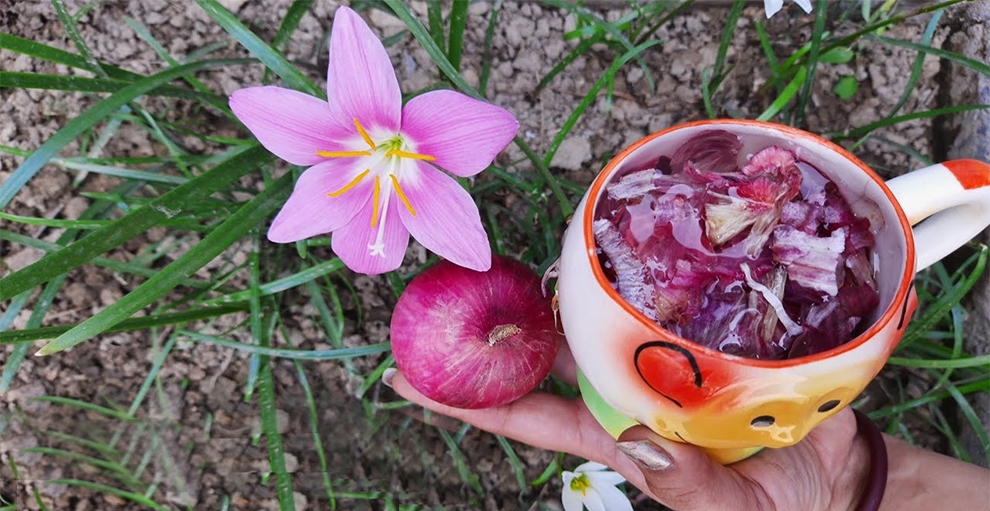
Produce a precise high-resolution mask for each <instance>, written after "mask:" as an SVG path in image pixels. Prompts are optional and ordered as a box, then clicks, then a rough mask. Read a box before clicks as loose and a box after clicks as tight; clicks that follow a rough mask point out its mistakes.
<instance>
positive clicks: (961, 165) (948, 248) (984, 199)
mask: <svg viewBox="0 0 990 511" xmlns="http://www.w3.org/2000/svg"><path fill="white" fill-rule="evenodd" d="M887 187H889V188H890V191H891V192H893V193H894V197H895V198H896V199H897V202H898V203H900V205H901V208H902V209H903V210H904V213H905V214H906V215H907V218H908V221H909V222H911V225H916V224H917V223H918V222H921V221H922V220H924V219H926V218H928V220H927V221H926V222H925V223H923V224H921V225H919V226H917V227H915V228H914V248H915V254H917V266H916V270H917V271H921V270H923V269H925V268H927V267H929V266H931V265H932V264H934V263H935V262H937V261H938V260H940V259H942V258H943V257H945V256H947V255H949V254H950V253H952V252H953V251H954V250H956V249H957V248H959V247H961V246H962V245H963V244H964V243H966V242H967V241H969V240H971V239H973V238H974V237H976V235H977V234H979V233H980V232H981V231H982V230H984V229H986V228H987V226H988V225H990V164H986V163H984V162H982V161H978V160H951V161H947V162H945V163H938V164H935V165H932V166H930V167H925V168H923V169H920V170H916V171H914V172H909V173H907V174H904V175H903V176H898V177H895V178H894V179H891V180H890V181H887ZM929 217H931V218H929Z"/></svg>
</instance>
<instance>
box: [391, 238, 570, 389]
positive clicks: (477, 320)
mask: <svg viewBox="0 0 990 511" xmlns="http://www.w3.org/2000/svg"><path fill="white" fill-rule="evenodd" d="M391 337H392V354H393V356H394V357H395V363H396V365H397V366H398V368H399V371H401V372H402V374H403V376H404V377H405V378H406V380H407V381H408V382H409V384H410V385H412V386H413V388H415V389H416V390H418V391H419V392H420V393H422V394H423V395H425V396H426V397H429V398H430V399H432V400H434V401H437V402H439V403H442V404H445V405H448V406H453V407H457V408H490V407H494V406H500V405H503V404H506V403H509V402H511V401H514V400H516V399H518V398H520V397H522V396H523V395H525V394H526V393H528V392H529V391H531V390H533V389H534V388H536V386H537V385H539V384H540V382H541V381H543V379H544V378H546V376H547V374H549V373H550V368H551V367H552V366H553V361H554V358H555V357H556V356H557V350H558V349H559V347H560V341H561V335H560V334H559V333H557V328H556V325H555V324H554V316H553V311H552V309H551V300H550V299H548V298H546V297H544V296H543V294H542V292H541V289H540V278H539V277H538V276H537V275H536V274H535V273H534V272H533V271H532V270H530V269H529V268H528V267H526V265H524V264H522V263H519V262H517V261H514V260H512V259H509V258H507V257H501V256H495V257H493V258H492V267H491V269H490V270H488V271H487V272H476V271H473V270H469V269H466V268H462V267H460V266H457V265H455V264H453V263H450V262H448V261H441V262H439V263H437V264H435V265H433V266H432V267H430V268H428V269H427V270H425V271H424V272H423V273H421V274H420V275H418V276H417V277H416V278H415V279H413V281H412V282H411V283H410V284H409V286H408V287H407V288H406V290H405V291H404V292H403V293H402V296H401V298H399V301H398V303H397V304H396V305H395V310H394V311H393V313H392V325H391ZM490 340H491V341H492V342H489V341H490Z"/></svg>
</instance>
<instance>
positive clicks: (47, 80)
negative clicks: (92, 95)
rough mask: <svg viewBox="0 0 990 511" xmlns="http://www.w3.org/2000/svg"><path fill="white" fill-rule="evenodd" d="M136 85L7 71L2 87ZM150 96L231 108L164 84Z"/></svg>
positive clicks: (94, 88) (206, 96) (211, 97)
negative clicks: (181, 99)
mask: <svg viewBox="0 0 990 511" xmlns="http://www.w3.org/2000/svg"><path fill="white" fill-rule="evenodd" d="M241 61H242V63H244V64H249V63H252V62H255V61H254V59H241ZM132 83H133V82H128V81H124V80H110V79H103V78H86V77H83V76H63V75H45V74H36V73H17V72H6V71H5V72H4V74H3V82H2V83H0V88H7V89H15V88H16V89H45V90H61V91H75V92H97V93H104V92H119V91H120V90H122V89H124V88H126V87H127V86H128V85H131V84H132ZM147 94H148V95H150V96H162V97H172V98H185V99H194V100H198V101H203V102H204V103H208V104H210V105H212V106H214V107H216V108H218V109H220V110H224V109H226V108H227V98H225V97H223V96H218V95H216V94H205V93H202V92H199V91H191V90H189V89H183V88H182V87H176V86H174V85H163V86H161V87H156V88H154V89H152V90H150V91H148V92H147Z"/></svg>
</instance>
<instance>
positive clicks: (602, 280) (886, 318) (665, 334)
mask: <svg viewBox="0 0 990 511" xmlns="http://www.w3.org/2000/svg"><path fill="white" fill-rule="evenodd" d="M732 125H736V126H747V127H756V128H759V129H765V130H771V131H776V132H778V133H780V134H781V135H784V136H787V137H791V138H800V139H804V140H806V141H811V142H813V143H814V145H816V146H819V147H821V148H822V149H825V150H829V151H832V152H834V153H836V154H838V155H839V156H841V157H843V158H844V159H846V160H848V161H849V162H850V163H852V164H853V165H855V166H856V167H858V168H859V169H860V170H861V171H862V172H863V173H864V174H865V175H866V176H868V177H869V178H870V179H872V180H873V181H874V182H875V183H876V184H877V185H878V186H879V187H880V189H881V190H882V191H883V193H884V195H885V196H886V197H887V201H888V202H889V203H890V205H891V206H893V209H894V212H895V213H896V215H897V220H898V222H899V225H900V227H901V231H902V232H903V234H904V238H905V249H906V254H905V255H906V257H905V261H904V263H905V264H904V270H903V272H902V276H901V279H900V280H901V282H900V285H899V286H898V288H897V291H896V292H895V293H894V296H893V298H892V300H891V302H890V304H889V305H888V306H887V310H885V311H884V312H883V314H882V315H880V317H879V318H877V319H876V320H875V321H873V324H872V325H870V328H868V329H866V331H864V332H863V333H861V334H859V335H857V336H856V337H855V338H853V339H851V340H849V341H847V342H845V343H843V344H841V345H839V346H836V347H834V348H832V349H829V350H825V351H822V352H819V353H815V354H812V355H806V356H802V357H797V358H793V359H782V360H766V359H757V358H748V357H741V356H738V355H732V354H729V353H724V352H722V351H719V350H716V349H712V348H709V347H707V346H702V345H701V344H698V343H695V342H693V341H691V340H689V339H685V338H683V337H681V336H679V335H677V334H674V333H673V332H671V331H669V330H667V329H666V328H664V327H662V326H660V325H659V324H658V323H656V322H655V321H653V320H651V319H649V318H648V317H646V315H645V314H643V313H642V312H641V311H639V310H638V309H636V308H635V307H633V306H632V304H630V303H629V302H627V301H626V300H625V299H624V298H622V297H621V296H620V295H619V293H618V291H616V290H615V288H614V287H612V285H611V284H610V283H609V281H608V279H607V278H606V277H605V273H604V272H603V271H602V268H601V265H600V264H599V262H598V253H597V246H596V242H595V237H594V233H593V231H592V222H593V221H594V216H595V210H596V209H597V207H598V202H599V199H600V194H601V192H602V188H603V187H604V185H605V183H606V182H607V181H608V180H609V178H610V177H611V175H612V174H613V172H614V171H615V169H616V168H617V167H618V166H619V164H620V163H622V161H624V160H625V159H626V158H627V157H629V156H630V155H631V154H633V153H635V152H636V151H637V150H639V148H640V147H642V146H644V145H645V144H647V143H649V142H651V141H652V140H654V139H656V138H658V137H661V136H663V135H666V134H668V133H672V132H674V131H678V130H682V129H688V128H696V127H699V126H713V127H715V126H732ZM826 177H829V176H828V174H826ZM830 179H831V177H830ZM884 218H885V220H889V219H888V218H887V217H886V216H884ZM581 221H582V223H583V225H582V227H583V228H584V238H585V244H586V253H587V256H588V258H589V259H590V263H591V269H592V272H593V273H594V275H595V280H597V281H598V285H599V286H601V288H602V289H603V290H604V291H605V293H606V294H607V295H608V296H609V298H611V299H612V300H613V301H614V302H615V303H617V304H619V306H621V307H622V309H623V310H625V311H626V312H627V313H628V314H630V315H632V316H633V317H634V318H636V320H637V321H639V322H640V323H642V324H644V325H646V326H647V327H648V328H650V329H651V330H653V331H654V332H656V334H657V335H658V336H660V338H662V339H663V340H664V341H667V342H670V343H673V344H676V345H678V346H683V347H687V348H690V349H694V350H699V351H700V352H702V353H704V354H705V355H707V356H711V357H716V358H722V359H726V360H729V361H732V362H734V363H739V364H742V365H749V366H755V367H766V368H784V367H791V366H796V365H802V364H808V363H812V362H817V361H820V360H824V359H828V358H831V357H834V356H836V355H839V354H842V353H845V352H847V351H850V350H853V349H855V348H857V347H859V346H860V345H862V344H864V343H865V342H867V341H868V340H870V339H871V338H873V337H874V336H875V335H876V334H877V333H879V332H880V331H881V330H883V328H884V327H885V326H886V325H887V324H888V323H890V322H891V321H892V320H893V319H894V317H895V316H896V315H897V314H898V313H899V312H900V310H901V308H902V306H903V304H904V301H905V300H907V299H908V293H909V292H910V288H911V282H912V279H913V277H914V267H915V253H914V252H915V248H914V235H913V232H912V230H911V223H910V222H908V219H907V216H906V215H905V214H904V210H903V209H902V208H901V205H900V204H899V203H898V202H897V199H895V198H894V194H893V193H892V192H891V191H890V188H888V187H887V185H886V184H885V183H884V181H883V180H882V179H880V177H879V176H877V174H876V173H875V172H874V171H873V170H872V169H870V167H868V166H867V165H866V164H865V163H863V162H862V161H860V160H859V158H856V157H855V156H853V155H852V154H851V153H849V151H846V150H845V149H843V148H842V147H840V146H839V145H837V144H835V143H834V142H831V141H829V140H826V139H824V138H822V137H820V136H818V135H815V134H813V133H809V132H807V131H804V130H800V129H797V128H792V127H790V126H784V125H781V124H774V123H770V122H763V121H750V120H739V119H713V120H705V121H696V122H691V123H687V124H679V125H677V126H672V127H670V128H667V129H665V130H662V131H658V132H656V133H653V134H651V135H648V136H646V137H643V138H642V139H640V140H637V141H636V142H635V143H633V144H632V145H630V146H629V147H627V148H626V149H624V150H623V151H622V152H620V153H619V154H617V155H616V156H615V157H613V158H612V159H611V160H610V161H609V162H608V164H607V165H606V166H605V168H604V169H602V171H601V172H600V173H599V174H598V177H597V178H595V181H594V182H593V183H592V184H591V188H590V189H589V191H588V206H587V207H586V208H585V210H584V218H582V219H581Z"/></svg>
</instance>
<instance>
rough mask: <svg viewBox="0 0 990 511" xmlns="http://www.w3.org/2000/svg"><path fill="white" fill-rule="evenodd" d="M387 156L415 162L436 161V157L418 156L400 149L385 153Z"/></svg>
mask: <svg viewBox="0 0 990 511" xmlns="http://www.w3.org/2000/svg"><path fill="white" fill-rule="evenodd" d="M385 156H398V157H399V158H410V159H413V160H426V161H436V159H437V158H436V156H430V155H428V154H416V153H407V152H405V151H400V150H398V149H392V150H391V151H389V152H387V153H385Z"/></svg>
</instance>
